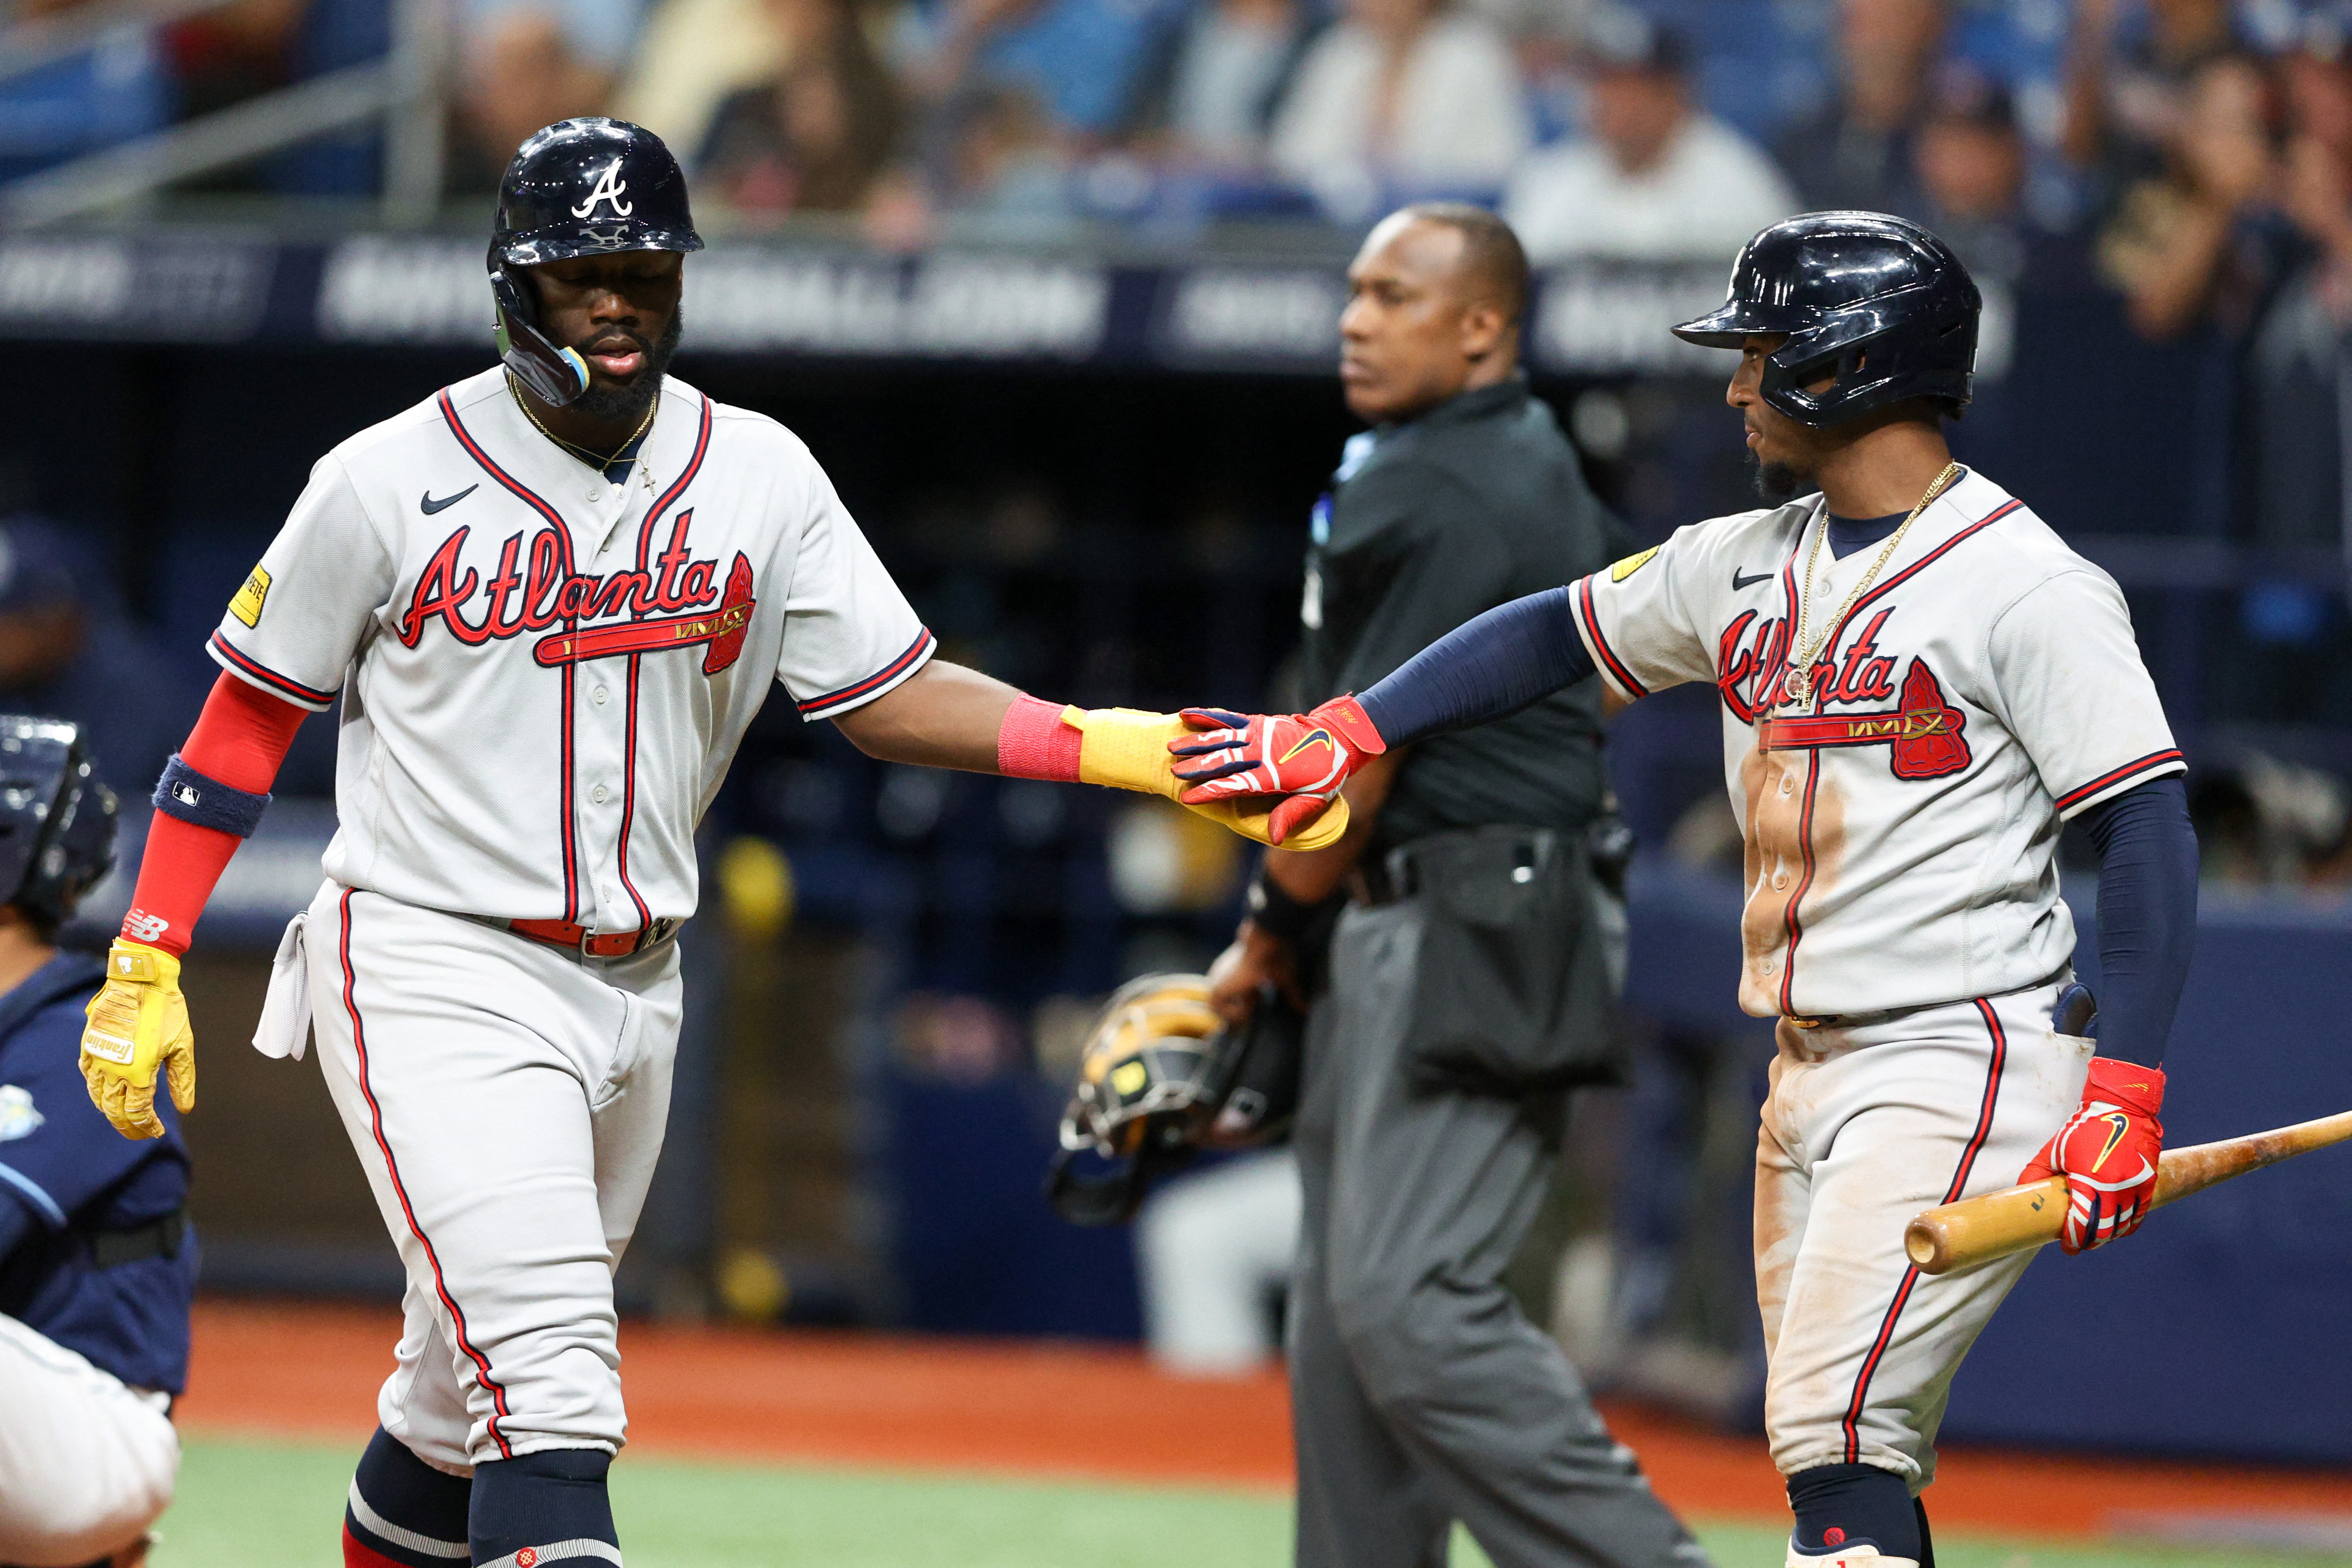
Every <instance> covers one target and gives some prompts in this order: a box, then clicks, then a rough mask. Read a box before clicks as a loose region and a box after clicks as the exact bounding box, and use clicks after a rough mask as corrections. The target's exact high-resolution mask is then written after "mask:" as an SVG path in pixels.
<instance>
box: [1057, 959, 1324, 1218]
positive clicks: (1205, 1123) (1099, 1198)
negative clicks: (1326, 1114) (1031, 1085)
mask: <svg viewBox="0 0 2352 1568" xmlns="http://www.w3.org/2000/svg"><path fill="white" fill-rule="evenodd" d="M1301 1032H1302V1020H1300V1019H1299V1017H1298V1015H1297V1014H1296V1013H1294V1012H1292V1011H1290V1009H1289V1008H1287V1007H1286V1006H1284V1005H1282V1004H1281V1001H1280V999H1279V998H1278V997H1276V996H1273V995H1271V994H1267V995H1261V996H1260V998H1259V1005H1258V1007H1257V1010H1256V1012H1255V1015H1254V1016H1252V1018H1251V1021H1250V1024H1249V1026H1248V1027H1246V1028H1242V1029H1228V1028H1226V1027H1225V1026H1224V1025H1223V1023H1222V1022H1221V1021H1220V1020H1219V1019H1218V1017H1217V1015H1216V1014H1215V1013H1214V1012H1213V1011H1212V1010H1211V1009H1210V1006H1209V982H1208V980H1207V978H1206V977H1205V976H1203V975H1199V974H1147V975H1144V976H1143V977H1141V978H1140V979H1137V980H1130V981H1129V982H1128V983H1127V984H1125V985H1122V986H1120V987H1119V988H1118V991H1117V992H1116V993H1114V994H1112V996H1111V999H1110V1000H1109V1002H1108V1003H1107V1004H1105V1005H1104V1007H1103V1010H1102V1015H1101V1016H1099V1017H1098V1018H1097V1019H1096V1021H1095V1026H1094V1032H1093V1033H1092V1034H1090V1035H1089V1036H1087V1044H1086V1048H1085V1050H1084V1051H1083V1052H1081V1053H1080V1055H1079V1058H1078V1082H1077V1087H1076V1089H1075V1090H1073V1091H1072V1093H1071V1096H1070V1104H1069V1108H1068V1109H1067V1110H1065V1111H1064V1112H1063V1113H1062V1148H1061V1152H1059V1153H1058V1154H1056V1155H1055V1158H1054V1164H1053V1168H1052V1169H1051V1170H1050V1171H1049V1172H1048V1173H1047V1174H1046V1178H1045V1195H1046V1196H1047V1197H1048V1198H1050V1199H1051V1200H1052V1201H1053V1205H1054V1207H1055V1209H1056V1210H1058V1211H1059V1212H1060V1213H1061V1215H1062V1217H1064V1218H1065V1219H1067V1220H1070V1221H1072V1222H1073V1223H1075V1224H1077V1225H1118V1224H1119V1223H1120V1222H1122V1221H1124V1220H1127V1219H1129V1218H1131V1217H1133V1215H1134V1214H1135V1210H1136V1207H1137V1205H1139V1204H1141V1203H1142V1201H1143V1194H1144V1189H1145V1188H1146V1186H1148V1185H1149V1184H1150V1180H1151V1178H1152V1177H1153V1176H1155V1175H1160V1174H1163V1173H1167V1172H1169V1171H1172V1170H1174V1169H1176V1168H1177V1167H1179V1166H1181V1165H1182V1164H1183V1163H1185V1162H1186V1161H1188V1160H1190V1159H1191V1158H1192V1153H1193V1151H1194V1150H1195V1149H1197V1148H1199V1147H1201V1146H1202V1145H1204V1144H1211V1143H1213V1144H1216V1145H1219V1146H1223V1147H1237V1146H1239V1145H1242V1144H1245V1143H1254V1142H1263V1141H1265V1140H1267V1139H1269V1138H1272V1137H1274V1136H1276V1135H1277V1134H1279V1133H1280V1132H1281V1131H1282V1130H1283V1128H1284V1127H1286V1125H1287V1124H1288V1122H1289V1120H1290V1113H1291V1110H1293V1108H1295V1107H1296V1105H1297V1100H1298V1047H1299V1043H1300V1036H1301ZM1080 1154H1092V1155H1095V1156H1097V1157H1098V1158H1099V1159H1101V1160H1104V1161H1108V1162H1109V1163H1110V1166H1111V1169H1110V1171H1109V1173H1108V1174H1103V1175H1091V1176H1090V1175H1084V1174H1081V1173H1079V1172H1078V1171H1076V1169H1074V1168H1073V1163H1074V1162H1075V1161H1076V1158H1077V1157H1078V1156H1079V1155H1080Z"/></svg>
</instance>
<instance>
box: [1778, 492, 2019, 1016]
mask: <svg viewBox="0 0 2352 1568" xmlns="http://www.w3.org/2000/svg"><path fill="white" fill-rule="evenodd" d="M2024 504H2025V503H2024V502H2023V501H2021V500H2011V501H2008V502H2006V503H2004V504H2003V505H2001V506H2000V507H1997V508H1995V509H1994V510H1992V511H1991V512H1990V513H1988V514H1987V515H1985V516H1984V517H1981V518H1979V519H1978V520H1977V521H1974V522H1972V523H1970V524H1969V526H1968V527H1966V528H1964V529H1962V530H1960V531H1959V532H1958V533H1956V534H1954V535H1952V537H1951V538H1949V539H1947V540H1946V541H1944V542H1943V543H1941V544H1938V545H1937V546H1936V548H1935V549H1933V550H1930V551H1929V552H1927V554H1925V555H1922V556H1921V557H1919V559H1918V560H1916V561H1914V562H1913V563H1911V564H1910V565H1908V566H1906V567H1905V568H1903V570H1902V571H1900V572H1897V573H1896V574H1895V575H1894V576H1892V577H1889V578H1888V579H1887V580H1886V581H1885V582H1884V583H1881V584H1878V586H1876V587H1875V588H1873V589H1872V590H1871V591H1870V592H1869V593H1867V594H1864V595H1863V596H1862V597H1861V598H1859V599H1856V600H1855V601H1854V602H1853V604H1852V605H1848V606H1847V607H1846V612H1845V614H1844V615H1843V616H1839V617H1838V622H1837V625H1836V626H1834V627H1832V628H1831V631H1830V635H1829V636H1828V637H1825V638H1823V639H1822V655H1823V657H1825V658H1831V659H1832V663H1834V656H1835V655H1836V653H1837V645H1838V639H1839V638H1841V637H1843V636H1845V628H1846V627H1847V626H1849V625H1850V624H1852V622H1853V617H1854V616H1857V615H1859V614H1861V613H1862V609H1863V606H1864V605H1868V604H1869V603H1870V602H1871V601H1872V600H1874V599H1875V598H1877V597H1878V596H1879V595H1882V594H1885V593H1886V592H1888V591H1889V590H1891V589H1893V588H1894V587H1895V586H1896V585H1897V584H1901V583H1903V582H1904V581H1905V580H1906V579H1908V578H1910V577H1913V576H1915V575H1916V574H1918V573H1919V572H1921V571H1922V570H1924V569H1925V568H1926V567H1927V566H1929V565H1931V564H1933V563H1935V562H1937V561H1939V560H1941V559H1942V558H1943V557H1944V556H1945V555H1947V554H1948V553H1949V552H1951V550H1952V549H1953V547H1955V546H1956V545H1958V544H1959V543H1960V542H1962V541H1963V540H1967V539H1972V538H1974V537H1975V536H1976V535H1978V534H1979V533H1981V532H1983V531H1985V530H1986V529H1988V528H1990V527H1991V526H1992V525H1993V524H1994V523H1996V522H1999V521H2000V520H2001V519H2002V518H2004V517H2007V516H2008V515H2009V514H2010V513H2011V512H2013V511H2015V510H2017V509H2018V508H2020V507H2021V506H2023V505H2024ZM1828 526H1829V523H1828V522H1827V521H1826V520H1825V521H1823V522H1822V527H1824V528H1827V527H1828ZM1797 537H1798V538H1799V539H1800V540H1802V539H1803V537H1804V530H1802V529H1799V530H1798V531H1797ZM1796 564H1797V557H1796V552H1794V551H1791V552H1790V555H1789V564H1788V565H1787V566H1786V567H1783V568H1782V574H1783V575H1784V576H1785V577H1786V578H1787V579H1788V582H1789V595H1790V598H1789V603H1790V612H1789V614H1790V625H1791V626H1793V625H1795V616H1796V609H1795V605H1796V602H1797V601H1796V577H1795V572H1796ZM1793 646H1794V644H1793V641H1792V643H1791V647H1793ZM1768 689H1769V687H1768ZM1821 773H1822V754H1821V752H1812V753H1811V756H1810V757H1809V758H1808V759H1807V761H1806V772H1805V805H1804V811H1803V813H1802V814H1801V816H1800V817H1799V818H1798V826H1797V837H1798V847H1799V848H1800V850H1801V853H1802V855H1803V858H1804V863H1805V873H1804V876H1803V877H1802V878H1801V879H1799V881H1798V883H1797V890H1796V892H1795V893H1794V894H1792V895H1791V896H1790V899H1789V907H1788V909H1787V910H1785V911H1783V918H1784V919H1785V921H1786V922H1787V925H1788V930H1789V949H1788V952H1786V954H1784V955H1783V957H1782V959H1781V964H1780V1011H1781V1012H1783V1013H1790V1014H1793V1013H1794V1012H1796V1010H1797V1007H1796V1004H1795V1003H1794V1002H1792V1001H1791V1000H1790V995H1791V994H1792V990H1793V987H1794V986H1795V985H1796V983H1797V943H1798V942H1799V941H1801V939H1802V938H1803V936H1804V931H1803V928H1802V925H1801V922H1800V921H1798V919H1797V905H1798V903H1799V902H1800V901H1801V900H1802V899H1803V898H1804V896H1805V889H1808V888H1810V887H1811V886H1812V885H1813V786H1814V785H1815V784H1818V783H1819V782H1820V780H1821Z"/></svg>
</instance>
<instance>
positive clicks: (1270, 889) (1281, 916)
mask: <svg viewBox="0 0 2352 1568" xmlns="http://www.w3.org/2000/svg"><path fill="white" fill-rule="evenodd" d="M1244 905H1245V907H1246V909H1247V910H1248V913H1249V918H1250V921H1251V922H1252V923H1253V924H1255V926H1256V927H1257V929H1258V930H1260V931H1264V932H1265V934H1266V935H1268V936H1270V937H1275V938H1276V939H1278V940H1280V941H1283V942H1297V940H1298V939H1299V937H1300V936H1301V935H1302V934H1303V933H1304V932H1305V931H1306V930H1307V921H1311V920H1313V919H1314V918H1315V910H1316V906H1315V905H1313V904H1302V903H1300V902H1299V901H1298V900H1297V899H1294V898H1292V897H1291V896H1290V895H1289V894H1288V893H1287V892H1286V891H1285V890H1284V889H1283V887H1282V884H1281V883H1279V882H1277V881H1276V880H1275V879H1273V878H1271V877H1269V876H1267V875H1266V874H1265V871H1264V870H1263V869H1261V870H1260V871H1259V872H1258V874H1257V876H1256V878H1255V879H1254V880H1253V881H1252V882H1251V883H1250V885H1249V893H1248V896H1247V897H1246V898H1245V899H1244Z"/></svg>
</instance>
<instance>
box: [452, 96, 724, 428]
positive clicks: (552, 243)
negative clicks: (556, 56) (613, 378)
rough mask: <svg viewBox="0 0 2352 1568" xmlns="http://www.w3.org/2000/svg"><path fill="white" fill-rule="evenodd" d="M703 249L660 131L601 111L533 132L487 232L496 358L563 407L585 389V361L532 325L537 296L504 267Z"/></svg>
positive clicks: (682, 178) (503, 183) (512, 166)
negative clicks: (607, 116)
mask: <svg viewBox="0 0 2352 1568" xmlns="http://www.w3.org/2000/svg"><path fill="white" fill-rule="evenodd" d="M701 248H702V237H701V236H700V235H698V234H697V233H695V232H694V214H693V213H692V212H691V211H690V210H689V209H688V206H687V201H686V175H685V174H683V173H681V172H680V171H679V169H678V166H677V159H676V158H673V157H671V156H670V151H669V149H668V148H667V146H664V145H663V144H662V139H661V138H660V137H658V136H656V135H655V134H654V133H653V132H650V131H647V130H646V129H645V128H644V127H643V126H639V125H632V124H630V123H629V122H628V121H625V120H606V119H604V118H603V117H601V116H592V117H588V118H584V119H579V120H559V121H556V122H555V123H554V124H552V125H551V126H549V127H548V128H547V129H546V130H544V131H538V132H532V133H531V135H530V139H529V140H527V141H526V142H523V144H522V146H521V147H520V148H519V149H518V150H517V151H516V153H515V155H514V162H513V163H509V164H508V165H507V172H506V174H505V177H504V178H502V179H500V180H499V209H498V216H497V219H496V221H495V223H494V225H493V226H492V228H491V231H490V258H489V262H490V292H491V293H492V294H493V295H494V296H495V297H496V298H497V300H498V308H499V315H498V337H499V358H501V359H503V360H504V361H505V362H506V363H507V367H508V368H509V370H511V371H513V372H514V373H515V374H516V375H517V376H519V377H520V378H521V380H522V384H524V385H525V386H528V387H530V390H531V391H532V392H534V393H536V394H537V395H539V396H540V397H541V398H543V399H544V400H546V401H547V402H549V403H551V404H553V405H555V406H557V407H559V408H561V407H562V406H563V405H565V404H567V403H570V402H572V400H573V399H574V398H576V397H578V396H579V395H581V394H582V393H583V392H585V391H587V390H588V365H587V362H586V361H584V360H583V359H582V358H581V357H580V355H579V353H578V352H577V351H575V350H572V349H569V348H562V347H559V346H558V345H556V344H555V343H553V342H551V341H549V339H548V337H547V335H546V334H545V333H544V332H542V331H541V330H540V321H539V302H538V300H536V299H534V298H533V297H532V294H531V291H530V289H526V288H524V287H523V286H522V283H521V281H520V279H518V278H517V277H515V275H514V274H513V272H512V270H511V269H512V268H518V267H530V266H535V265H537V264H538V263H540V262H542V261H568V260H570V259H571V258H573V257H578V256H602V255H605V254H608V253H610V252H613V251H622V250H676V251H681V252H683V251H688V250H700V249H701Z"/></svg>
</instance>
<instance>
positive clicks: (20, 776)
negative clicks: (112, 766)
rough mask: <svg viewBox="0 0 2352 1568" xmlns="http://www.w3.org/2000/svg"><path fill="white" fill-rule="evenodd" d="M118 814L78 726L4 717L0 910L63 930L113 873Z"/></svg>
mask: <svg viewBox="0 0 2352 1568" xmlns="http://www.w3.org/2000/svg"><path fill="white" fill-rule="evenodd" d="M115 811H116V805H115V800H114V792H113V791H112V790H110V789H109V788H107V787H106V785H105V784H102V783H100V780H99V777H98V772H97V770H96V769H95V768H94V767H93V766H92V765H91V763H90V760H89V754H88V753H87V752H85V751H84V750H83V749H82V743H81V731H80V729H79V726H77V725H73V724H69V723H67V722H66V721H63V720H60V719H26V718H21V717H19V716H17V715H15V714H0V889H9V891H7V893H6V894H5V897H4V898H0V903H10V904H14V905H16V907H17V908H18V909H20V910H24V911H25V912H26V914H28V915H30V916H32V917H33V919H34V920H35V921H37V922H38V923H39V924H40V925H41V926H42V927H44V928H45V929H47V930H52V931H53V930H55V929H56V928H57V927H58V926H60V925H62V924H64V923H65V921H66V919H67V917H68V916H69V915H71V914H72V913H73V910H74V906H75V905H76V904H77V903H79V902H80V900H81V896H82V895H83V894H84V893H86V892H88V891H89V889H91V888H93V887H95V886H96V885H97V884H98V882H99V881H100V879H102V878H103V877H104V876H105V875H106V874H107V872H108V871H110V870H111V869H112V868H113V867H114V818H115Z"/></svg>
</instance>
